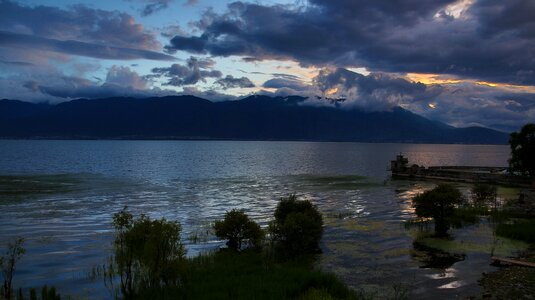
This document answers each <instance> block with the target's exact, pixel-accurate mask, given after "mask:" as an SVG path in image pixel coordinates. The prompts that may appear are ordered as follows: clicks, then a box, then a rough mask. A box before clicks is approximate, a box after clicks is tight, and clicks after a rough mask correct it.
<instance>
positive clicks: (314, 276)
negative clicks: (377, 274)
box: [136, 251, 364, 299]
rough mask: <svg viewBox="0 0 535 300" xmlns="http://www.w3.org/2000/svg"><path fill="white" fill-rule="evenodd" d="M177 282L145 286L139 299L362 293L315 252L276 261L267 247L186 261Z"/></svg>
mask: <svg viewBox="0 0 535 300" xmlns="http://www.w3.org/2000/svg"><path fill="white" fill-rule="evenodd" d="M183 278H184V280H183V282H182V284H181V285H179V286H170V287H165V288H163V289H160V290H144V291H142V292H141V293H140V294H139V296H136V298H137V299H149V298H151V299H154V298H165V299H363V298H364V295H361V294H358V293H356V292H355V291H353V290H351V289H350V288H348V287H347V286H346V285H344V284H343V283H342V282H340V281H339V280H338V279H337V278H336V277H335V276H334V275H332V274H327V273H324V272H321V271H320V270H318V269H317V268H315V267H314V264H313V259H312V258H311V257H301V258H298V259H292V260H284V261H278V260H275V259H274V258H273V257H271V256H270V255H268V254H266V253H265V252H256V251H244V252H242V253H237V252H234V251H218V252H215V253H211V254H205V255H201V256H198V257H195V258H190V259H188V260H187V261H186V265H185V273H184V277H183Z"/></svg>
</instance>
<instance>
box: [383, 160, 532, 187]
mask: <svg viewBox="0 0 535 300" xmlns="http://www.w3.org/2000/svg"><path fill="white" fill-rule="evenodd" d="M390 171H391V173H392V178H393V179H420V180H422V179H423V180H426V179H428V180H443V181H455V182H468V183H490V184H501V185H510V186H518V187H527V188H530V187H532V186H533V180H532V179H530V178H528V177H524V176H517V175H511V174H510V173H509V172H508V168H506V167H482V166H430V167H424V166H419V165H417V164H412V165H411V164H409V160H408V158H406V157H404V156H403V155H402V154H399V155H397V156H396V159H395V160H392V161H391V162H390Z"/></svg>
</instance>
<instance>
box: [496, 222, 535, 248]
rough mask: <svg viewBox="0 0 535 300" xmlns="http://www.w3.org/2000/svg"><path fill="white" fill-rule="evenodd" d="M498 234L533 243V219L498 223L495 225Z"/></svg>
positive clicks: (534, 228)
mask: <svg viewBox="0 0 535 300" xmlns="http://www.w3.org/2000/svg"><path fill="white" fill-rule="evenodd" d="M496 234H497V235H498V236H502V237H507V238H510V239H515V240H520V241H524V242H527V243H532V244H533V243H535V220H521V219H520V220H514V221H512V222H511V223H500V224H498V227H496Z"/></svg>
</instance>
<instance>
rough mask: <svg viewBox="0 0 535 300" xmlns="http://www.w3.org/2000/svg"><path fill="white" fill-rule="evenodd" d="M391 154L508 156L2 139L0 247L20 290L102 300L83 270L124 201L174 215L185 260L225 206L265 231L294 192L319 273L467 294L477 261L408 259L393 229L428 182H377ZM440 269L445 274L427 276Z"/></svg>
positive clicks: (104, 250)
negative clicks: (310, 228)
mask: <svg viewBox="0 0 535 300" xmlns="http://www.w3.org/2000/svg"><path fill="white" fill-rule="evenodd" d="M399 152H403V153H404V154H405V155H406V156H408V157H409V159H410V160H411V163H412V162H414V163H418V164H421V165H422V164H423V165H436V164H445V165H493V166H494V165H495V166H503V165H505V164H506V161H507V156H508V148H507V147H506V146H463V145H410V144H355V143H299V142H180V141H1V142H0V175H4V176H0V197H1V198H0V209H1V211H2V214H1V215H0V228H1V229H0V246H4V245H5V243H6V242H7V241H8V240H9V239H10V238H13V237H15V236H24V237H26V238H27V243H26V248H27V254H26V256H25V257H24V258H23V260H22V261H21V264H20V268H19V269H18V271H17V275H16V278H15V280H16V282H17V283H18V284H19V285H23V286H26V287H29V286H40V285H43V284H45V283H46V284H49V285H50V284H53V285H56V286H57V287H59V288H60V290H61V291H65V292H66V293H73V294H77V295H80V294H81V295H86V296H88V297H90V298H91V297H92V298H102V297H107V296H108V295H107V294H106V291H105V290H104V289H103V287H102V286H101V285H99V283H91V282H90V281H89V280H88V279H87V273H88V271H89V270H90V268H91V267H92V266H94V265H95V264H101V263H103V262H105V259H106V256H107V255H108V253H109V250H110V247H111V241H112V228H111V224H110V221H111V215H112V214H113V213H114V212H117V211H119V210H120V209H121V208H122V207H123V206H125V205H128V206H129V208H130V210H131V211H132V212H133V213H134V214H141V213H145V214H147V215H149V216H151V217H154V218H159V217H166V218H168V219H172V220H179V221H180V222H181V223H182V225H183V234H182V237H183V239H184V243H185V244H186V246H187V248H188V249H189V251H188V255H196V254H198V253H199V251H203V250H206V249H213V248H217V247H219V246H220V245H221V242H218V241H217V240H216V239H215V238H214V237H211V236H210V237H209V239H208V241H207V242H205V243H201V244H192V243H191V242H190V241H189V239H188V237H190V236H191V235H194V234H198V233H203V232H206V230H207V229H209V228H210V225H211V222H213V221H214V220H216V219H219V218H221V217H222V216H223V215H224V213H225V212H226V211H227V210H230V209H232V208H240V209H244V210H245V211H246V212H247V213H248V214H249V215H250V216H251V217H252V218H253V219H255V220H256V221H257V222H260V224H261V225H262V226H266V224H267V222H268V221H269V219H270V218H271V215H272V213H273V210H274V207H275V206H276V204H277V201H278V199H279V198H280V197H285V196H287V195H289V194H291V193H296V194H297V195H298V196H299V197H300V198H302V199H310V200H312V201H313V202H314V203H316V204H317V205H318V206H319V208H320V209H321V210H322V212H323V214H324V216H325V223H326V228H325V234H324V238H323V240H322V248H323V251H324V254H323V255H322V256H321V257H320V264H321V266H322V267H323V268H324V269H326V270H329V271H333V272H335V273H336V274H338V275H339V276H340V277H341V278H342V279H343V280H344V281H346V282H347V283H348V284H350V285H352V286H358V287H369V288H372V289H373V288H377V287H379V289H380V287H383V286H389V285H391V283H398V282H400V283H405V284H407V285H410V286H412V287H413V288H414V294H415V295H416V296H417V297H419V298H422V297H423V295H426V294H428V292H430V291H432V292H433V294H435V293H439V294H438V295H443V297H449V296H451V295H458V294H460V293H461V292H460V291H464V292H465V293H472V292H474V291H477V279H478V278H479V275H480V274H481V272H482V271H483V270H487V269H488V268H490V267H488V255H487V254H478V255H467V258H466V259H465V260H464V261H461V262H458V263H455V264H454V265H453V266H451V267H449V268H447V269H446V270H450V271H444V270H437V269H422V268H420V266H421V265H420V264H419V262H418V261H416V260H415V259H414V258H413V256H412V255H411V253H412V251H413V246H412V242H413V236H412V235H411V232H410V231H407V230H406V229H405V228H404V226H403V223H402V222H403V221H404V220H407V219H409V218H411V217H412V216H413V209H412V207H411V205H410V200H411V198H412V197H413V196H414V195H415V194H417V193H419V192H422V191H423V190H425V189H427V188H431V187H432V186H433V184H432V183H412V182H408V181H391V182H390V181H388V182H385V181H384V179H385V178H386V176H387V171H386V169H387V166H388V163H389V160H390V159H392V158H394V156H395V155H396V154H398V153H399ZM15 175H16V176H15ZM11 176H14V177H11ZM458 234H459V235H461V236H462V235H463V234H464V235H465V236H466V235H468V236H469V235H470V234H471V233H470V232H468V233H466V232H463V231H459V232H458ZM478 234H479V233H478ZM485 234H488V233H485ZM456 268H464V269H463V270H462V272H461V271H458V272H454V271H453V270H457V269H456ZM441 272H449V273H448V274H450V273H451V274H455V275H452V276H451V277H448V276H443V277H434V276H436V275H437V274H441ZM455 282H458V283H459V282H462V284H460V285H459V286H458V287H457V286H456V285H457V283H455ZM448 286H449V287H451V288H445V287H448ZM441 287H442V288H441ZM383 289H384V288H383ZM463 289H464V290H463ZM95 290H96V292H95ZM447 290H455V291H454V292H453V294H448V293H449V292H448V291H447ZM440 293H442V294H440ZM435 297H436V296H435Z"/></svg>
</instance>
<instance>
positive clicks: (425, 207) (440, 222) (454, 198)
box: [413, 184, 464, 235]
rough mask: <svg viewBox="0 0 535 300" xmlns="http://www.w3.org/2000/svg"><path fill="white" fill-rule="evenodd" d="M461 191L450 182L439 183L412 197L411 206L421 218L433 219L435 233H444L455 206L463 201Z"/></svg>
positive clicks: (448, 225)
mask: <svg viewBox="0 0 535 300" xmlns="http://www.w3.org/2000/svg"><path fill="white" fill-rule="evenodd" d="M463 201H464V199H463V197H462V194H461V192H460V191H459V190H458V189H456V188H455V187H453V186H452V185H450V184H440V185H438V186H437V187H436V188H434V189H432V190H430V191H425V192H424V193H422V194H419V195H418V196H416V197H414V199H413V206H414V207H415V209H416V214H417V215H418V217H421V218H433V219H434V220H435V233H436V234H437V235H446V233H447V232H448V229H449V228H450V220H449V219H450V218H451V217H452V216H453V215H454V213H455V207H456V206H457V205H459V204H461V203H463Z"/></svg>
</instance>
